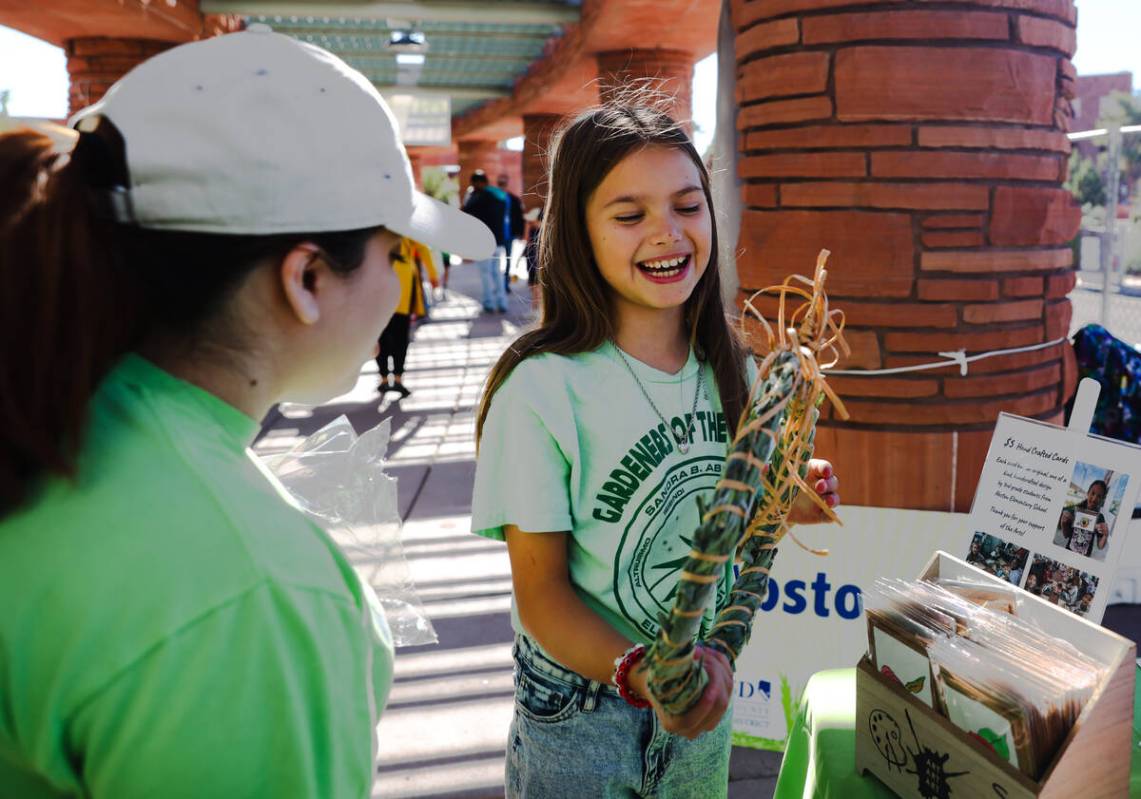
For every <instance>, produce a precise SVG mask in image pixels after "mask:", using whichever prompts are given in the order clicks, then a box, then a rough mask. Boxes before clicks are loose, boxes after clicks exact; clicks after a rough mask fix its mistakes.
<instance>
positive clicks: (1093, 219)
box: [1068, 98, 1141, 349]
mask: <svg viewBox="0 0 1141 799" xmlns="http://www.w3.org/2000/svg"><path fill="white" fill-rule="evenodd" d="M1121 106H1122V108H1123V109H1124V110H1125V112H1126V113H1127V115H1130V116H1131V115H1132V114H1131V113H1129V112H1130V111H1131V110H1133V109H1135V110H1133V113H1136V114H1138V115H1141V107H1138V106H1137V104H1136V103H1135V102H1134V101H1133V100H1132V98H1129V99H1123V100H1122V101H1121ZM1070 140H1071V141H1072V142H1073V143H1074V150H1073V153H1072V154H1071V157H1070V177H1069V182H1068V186H1069V188H1070V190H1071V191H1072V192H1073V194H1074V196H1075V198H1076V199H1077V200H1078V202H1079V203H1080V204H1081V205H1082V225H1081V231H1080V233H1079V234H1078V237H1077V238H1076V239H1075V241H1074V245H1073V246H1074V264H1075V268H1076V270H1077V277H1078V280H1077V286H1076V287H1075V288H1074V290H1073V292H1071V294H1070V301H1071V303H1072V304H1073V308H1074V316H1073V323H1072V325H1071V328H1070V333H1071V334H1073V333H1074V332H1076V331H1077V330H1078V329H1080V328H1082V327H1084V326H1085V325H1088V324H1100V325H1101V326H1102V327H1104V328H1105V329H1106V330H1108V331H1109V332H1110V334H1112V335H1113V336H1114V337H1116V338H1118V339H1120V340H1122V341H1125V342H1127V343H1129V344H1131V345H1132V346H1134V347H1137V348H1139V349H1141V202H1137V198H1138V195H1139V192H1138V188H1139V183H1141V124H1138V125H1121V124H1110V125H1108V126H1107V127H1105V128H1100V129H1097V130H1090V131H1083V132H1080V133H1073V134H1070Z"/></svg>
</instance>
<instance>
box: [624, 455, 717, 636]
mask: <svg viewBox="0 0 1141 799" xmlns="http://www.w3.org/2000/svg"><path fill="white" fill-rule="evenodd" d="M723 461H724V458H723V457H717V456H703V457H694V458H690V459H688V460H685V461H682V462H681V463H679V464H677V465H675V466H674V467H673V468H672V469H670V470H669V471H668V472H666V474H665V476H664V477H663V478H662V481H661V482H660V483H658V484H657V485H656V486H654V487H652V488H650V489H649V491H648V493H647V494H646V496H645V497H644V498H643V499H642V502H641V504H639V505H638V506H637V509H636V510H635V512H634V514H633V515H632V517H631V518H630V521H629V523H628V524H627V525H626V527H625V528H624V529H623V531H622V539H621V541H620V542H619V545H618V553H617V557H616V558H615V562H614V595H615V597H616V598H617V600H618V607H619V608H620V609H621V611H622V614H623V615H624V616H625V617H626V618H627V620H628V621H629V622H630V623H631V624H633V625H634V626H635V627H637V628H639V629H640V630H642V631H644V632H645V633H646V634H647V635H650V636H653V635H655V634H656V633H657V631H658V628H659V626H660V623H661V622H660V619H661V618H662V617H663V616H665V615H666V614H667V613H669V611H670V608H672V607H673V602H674V596H675V595H676V593H677V577H678V574H679V573H680V572H681V569H682V566H683V565H684V564H685V559H686V557H687V556H688V555H689V551H690V549H691V548H692V546H693V532H694V531H695V530H696V529H697V527H698V525H699V524H700V523H701V519H700V518H699V516H698V509H697V496H698V495H699V494H704V495H705V496H707V497H708V495H709V492H710V489H712V488H713V486H714V484H715V483H716V482H717V479H718V477H719V476H720V474H721V465H722V463H723ZM678 531H681V535H679V534H678ZM725 590H726V589H725V585H724V581H722V582H721V583H718V586H717V601H718V602H720V601H721V600H722V599H723V598H724V596H723V595H724V593H725ZM703 627H704V625H703Z"/></svg>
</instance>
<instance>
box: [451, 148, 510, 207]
mask: <svg viewBox="0 0 1141 799" xmlns="http://www.w3.org/2000/svg"><path fill="white" fill-rule="evenodd" d="M459 154H460V174H459V177H458V178H457V180H458V181H459V184H460V196H461V197H462V196H463V195H464V194H465V193H466V192H467V189H468V186H469V185H471V173H472V172H474V171H475V170H477V169H482V170H483V171H484V172H486V173H487V179H488V181H490V182H491V185H493V186H494V185H495V178H496V176H498V175H499V173H500V171H501V170H502V162H501V159H500V156H499V143H498V142H494V141H489V140H486V139H470V140H465V141H461V142H460V143H459Z"/></svg>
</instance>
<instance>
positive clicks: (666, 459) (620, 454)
mask: <svg viewBox="0 0 1141 799" xmlns="http://www.w3.org/2000/svg"><path fill="white" fill-rule="evenodd" d="M627 360H628V361H629V364H630V367H631V368H632V369H633V371H634V372H635V373H636V374H637V377H638V380H639V381H640V382H641V384H642V386H643V387H644V388H645V390H646V392H647V393H648V394H649V397H650V399H652V400H653V405H656V406H657V408H658V410H659V411H660V412H661V414H662V415H663V416H664V417H665V422H663V421H662V419H661V418H660V417H659V416H658V414H657V413H656V412H655V410H654V408H653V407H652V406H651V403H650V401H649V400H648V399H647V398H646V397H645V396H644V395H643V393H642V390H641V389H640V388H639V386H638V383H637V382H636V381H635V378H634V376H633V375H631V374H630V371H628V370H627V368H626V366H625V365H624V364H623V363H622V361H621V360H620V356H619V354H618V353H617V352H616V351H615V349H614V345H613V344H610V343H606V344H604V345H603V346H602V347H600V348H599V349H597V350H595V351H593V352H587V353H582V354H577V355H571V356H563V355H553V354H544V355H538V356H534V357H531V358H527V359H525V360H524V361H522V362H521V363H520V364H519V365H518V366H516V367H515V369H514V370H513V371H512V373H511V374H510V375H509V376H508V378H507V380H505V381H504V383H503V385H502V386H501V387H500V388H499V390H498V391H497V392H496V393H495V396H494V398H493V399H492V403H491V407H490V409H489V411H488V415H487V419H486V421H485V423H484V427H483V437H482V440H481V441H480V449H479V458H478V461H477V464H476V474H475V489H474V495H473V498H472V531H473V532H475V533H477V534H478V535H482V536H485V537H487V538H494V539H497V540H503V538H504V532H503V528H504V526H505V525H509V524H513V525H516V526H517V527H518V528H519V529H520V530H524V531H526V532H530V533H546V532H570V534H571V543H570V551H569V556H568V567H569V570H570V580H571V585H572V586H573V587H574V588H575V590H576V592H577V593H578V595H579V596H580V597H581V598H582V599H583V601H584V602H585V603H586V604H587V605H588V606H589V607H590V608H592V609H593V610H594V611H595V612H596V613H598V614H599V615H600V616H602V618H603V619H605V620H606V621H607V622H608V623H609V624H610V625H611V626H613V627H614V628H615V629H617V630H618V631H619V632H621V633H623V634H624V635H626V636H627V637H628V638H630V639H631V640H633V641H641V642H644V643H649V642H650V641H652V640H653V638H654V636H655V634H656V633H657V630H658V626H659V619H660V618H662V616H663V615H665V614H667V613H668V612H669V610H670V608H672V607H673V601H674V594H675V592H676V587H677V580H678V576H679V574H680V572H681V568H682V565H683V564H684V562H685V558H686V555H687V554H688V553H689V551H690V548H691V546H692V542H693V533H694V531H695V530H696V529H697V526H698V524H699V517H698V507H697V498H698V497H699V496H700V497H702V498H703V499H704V500H706V501H707V500H708V499H709V498H710V496H711V494H712V491H713V487H714V485H715V484H716V483H717V481H718V479H719V478H720V476H721V469H722V465H723V463H724V460H725V455H726V453H727V451H728V447H729V443H730V428H732V427H733V426H735V423H733V424H727V423H726V419H725V416H724V414H723V413H722V410H721V399H720V397H719V395H718V393H717V385H716V383H715V382H714V380H713V370H712V369H711V368H710V367H709V365H708V364H703V365H700V366H699V363H698V361H697V359H696V357H695V356H694V354H693V353H692V352H691V353H690V356H689V360H688V361H687V362H686V364H685V366H684V367H682V369H681V371H680V372H679V373H677V374H669V373H666V372H662V371H659V370H657V369H654V368H653V367H651V366H648V365H646V364H644V363H641V362H640V361H637V360H635V359H634V358H631V357H629V356H627ZM699 368H701V369H703V370H704V375H703V380H702V390H701V393H700V394H699V395H698V397H697V410H696V411H695V412H694V411H693V407H694V405H693V400H694V393H695V390H696V388H697V373H698V369H699ZM667 426H668V427H667ZM686 429H688V430H689V431H690V434H691V438H692V445H691V446H690V447H689V451H688V452H685V453H682V452H681V451H680V450H679V447H678V445H677V443H676V441H675V438H674V436H673V431H676V432H677V433H678V434H683V433H684V432H685V431H686ZM731 577H732V567H731V566H728V565H727V566H726V571H725V574H724V575H723V578H722V580H721V581H720V582H719V584H718V587H717V601H716V606H717V607H721V606H722V605H723V604H724V602H725V599H726V597H727V595H728V587H729V585H730V584H731ZM713 614H714V608H712V607H711V608H710V609H709V610H708V611H707V613H706V617H705V619H704V621H703V624H702V634H704V633H705V632H706V631H707V630H708V627H709V626H710V625H711V623H712V619H713ZM512 622H513V624H514V626H515V629H516V631H518V632H522V631H523V630H522V626H521V625H520V623H519V617H518V613H517V612H516V610H515V609H514V607H513V608H512Z"/></svg>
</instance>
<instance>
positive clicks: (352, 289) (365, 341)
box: [289, 230, 400, 403]
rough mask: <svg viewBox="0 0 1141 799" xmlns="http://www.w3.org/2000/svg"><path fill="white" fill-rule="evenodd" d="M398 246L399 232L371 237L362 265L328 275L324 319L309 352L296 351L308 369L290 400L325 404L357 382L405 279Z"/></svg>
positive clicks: (323, 299)
mask: <svg viewBox="0 0 1141 799" xmlns="http://www.w3.org/2000/svg"><path fill="white" fill-rule="evenodd" d="M399 249H400V236H398V235H397V234H395V233H391V232H389V231H387V230H384V231H380V232H378V233H377V234H376V235H375V236H373V237H372V238H371V239H369V241H368V244H367V245H366V247H365V256H364V261H363V262H362V263H361V265H360V266H359V267H358V268H357V269H355V270H353V271H352V272H351V273H349V274H348V275H335V274H332V273H329V272H325V273H324V275H323V276H322V277H323V279H324V284H325V285H324V291H323V292H320V293H319V296H320V305H321V307H320V318H319V319H318V321H317V322H316V324H314V325H313V326H312V327H311V329H310V335H309V336H307V338H306V342H305V344H304V345H301V346H300V347H299V349H304V350H305V352H295V356H296V361H297V363H298V365H301V364H302V363H307V364H308V367H307V368H304V369H303V370H302V371H303V374H302V375H299V377H300V378H301V380H300V381H299V384H298V385H297V387H296V390H295V391H293V392H291V394H293V395H294V396H291V397H289V399H293V400H294V401H298V402H308V403H314V402H323V401H325V400H327V399H329V398H331V397H335V396H337V395H339V394H344V393H346V392H348V391H350V390H352V388H353V387H354V386H355V385H356V382H357V378H358V377H359V375H360V370H361V366H362V365H363V364H364V363H365V361H367V360H369V359H370V358H374V357H376V353H377V340H378V339H379V338H380V334H381V332H383V330H384V328H385V326H386V325H387V324H388V322H389V320H390V319H391V318H392V312H393V311H394V310H396V304H397V301H398V300H399V298H400V279H399V278H398V277H397V276H396V273H395V272H394V271H393V269H392V263H393V261H394V260H395V257H396V256H397V255H398V254H399ZM320 279H321V278H319V280H320Z"/></svg>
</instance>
